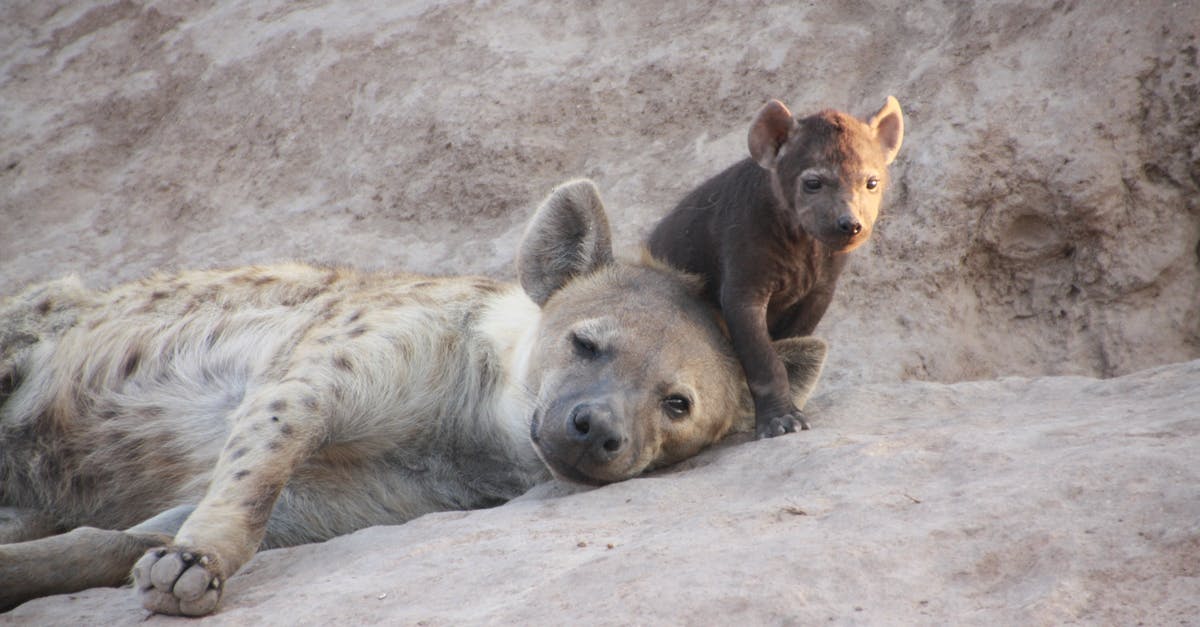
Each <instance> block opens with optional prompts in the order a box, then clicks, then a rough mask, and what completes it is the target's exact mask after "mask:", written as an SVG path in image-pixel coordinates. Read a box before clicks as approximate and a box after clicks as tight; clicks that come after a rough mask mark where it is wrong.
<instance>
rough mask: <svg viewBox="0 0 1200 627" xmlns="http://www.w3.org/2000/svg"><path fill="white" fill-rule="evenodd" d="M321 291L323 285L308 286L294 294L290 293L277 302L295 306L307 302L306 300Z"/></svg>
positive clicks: (285, 305) (314, 296)
mask: <svg viewBox="0 0 1200 627" xmlns="http://www.w3.org/2000/svg"><path fill="white" fill-rule="evenodd" d="M323 291H325V288H324V287H310V288H308V289H305V290H303V291H301V292H298V293H296V294H292V295H291V296H289V297H287V298H284V299H283V300H281V301H279V302H280V304H282V305H283V306H284V307H295V306H296V305H299V304H301V303H307V302H308V301H310V300H312V299H314V298H316V297H317V296H319V295H320V294H321V292H323Z"/></svg>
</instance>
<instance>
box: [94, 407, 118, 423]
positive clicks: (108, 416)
mask: <svg viewBox="0 0 1200 627" xmlns="http://www.w3.org/2000/svg"><path fill="white" fill-rule="evenodd" d="M118 415H119V414H118V412H117V410H115V409H112V408H109V409H102V410H100V411H98V412H96V417H97V418H99V419H100V420H112V419H113V418H116V417H117V416H118Z"/></svg>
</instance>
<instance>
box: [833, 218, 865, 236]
mask: <svg viewBox="0 0 1200 627" xmlns="http://www.w3.org/2000/svg"><path fill="white" fill-rule="evenodd" d="M837 227H838V230H839V231H841V232H843V233H845V234H847V235H858V234H859V233H861V232H862V222H859V221H858V220H856V219H855V218H854V216H852V215H848V214H847V215H844V216H842V217H840V218H838V219H837Z"/></svg>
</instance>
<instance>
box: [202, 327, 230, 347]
mask: <svg viewBox="0 0 1200 627" xmlns="http://www.w3.org/2000/svg"><path fill="white" fill-rule="evenodd" d="M222 335H225V325H224V324H218V325H217V326H216V327H215V328H213V330H212V331H209V332H208V335H207V336H205V338H204V344H205V345H206V346H208V347H209V348H212V347H214V346H216V345H217V341H218V340H220V339H221V336H222Z"/></svg>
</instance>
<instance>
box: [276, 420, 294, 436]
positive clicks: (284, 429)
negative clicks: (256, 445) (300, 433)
mask: <svg viewBox="0 0 1200 627" xmlns="http://www.w3.org/2000/svg"><path fill="white" fill-rule="evenodd" d="M279 432H280V433H282V434H283V435H291V434H292V425H289V424H287V423H286V422H285V423H283V424H281V425H279Z"/></svg>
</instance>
